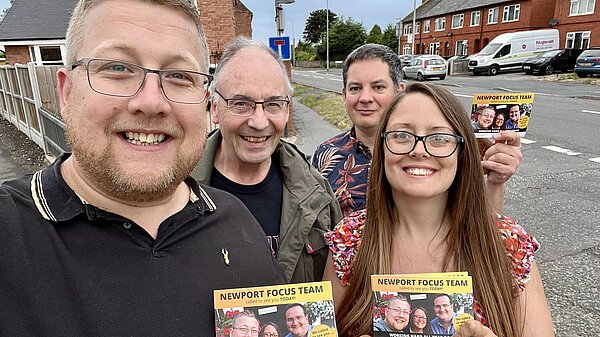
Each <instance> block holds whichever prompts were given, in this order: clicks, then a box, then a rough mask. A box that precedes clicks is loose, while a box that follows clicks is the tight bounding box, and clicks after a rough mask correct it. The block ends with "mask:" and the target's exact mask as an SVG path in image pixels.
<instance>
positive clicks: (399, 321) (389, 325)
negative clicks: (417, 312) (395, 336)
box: [373, 295, 410, 333]
mask: <svg viewBox="0 0 600 337" xmlns="http://www.w3.org/2000/svg"><path fill="white" fill-rule="evenodd" d="M409 316H410V304H409V303H408V300H407V299H406V297H404V296H402V295H397V296H395V297H392V298H391V299H390V300H389V302H388V307H387V310H386V312H385V319H383V320H381V321H379V322H376V323H374V324H373V331H391V332H405V333H409V331H408V328H407V327H408V322H409Z"/></svg>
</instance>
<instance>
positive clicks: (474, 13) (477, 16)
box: [470, 11, 481, 27]
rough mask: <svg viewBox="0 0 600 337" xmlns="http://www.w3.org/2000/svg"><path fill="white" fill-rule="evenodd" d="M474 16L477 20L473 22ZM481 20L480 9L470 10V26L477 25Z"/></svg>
mask: <svg viewBox="0 0 600 337" xmlns="http://www.w3.org/2000/svg"><path fill="white" fill-rule="evenodd" d="M475 18H476V19H477V22H475V21H476V20H475ZM480 21H481V11H472V12H471V24H470V26H471V27H474V26H479V23H480Z"/></svg>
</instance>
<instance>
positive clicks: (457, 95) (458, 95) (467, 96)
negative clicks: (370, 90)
mask: <svg viewBox="0 0 600 337" xmlns="http://www.w3.org/2000/svg"><path fill="white" fill-rule="evenodd" d="M454 96H456V97H466V98H473V96H469V95H461V94H454Z"/></svg>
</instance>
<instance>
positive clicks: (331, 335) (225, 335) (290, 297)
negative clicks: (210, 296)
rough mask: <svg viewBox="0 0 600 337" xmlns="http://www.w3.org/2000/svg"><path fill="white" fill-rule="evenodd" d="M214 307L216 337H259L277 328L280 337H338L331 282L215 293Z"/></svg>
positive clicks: (229, 290) (239, 289)
mask: <svg viewBox="0 0 600 337" xmlns="http://www.w3.org/2000/svg"><path fill="white" fill-rule="evenodd" d="M214 304H215V325H216V329H215V332H216V337H230V336H245V335H253V336H255V335H257V334H255V333H256V332H257V331H256V330H258V331H259V332H260V331H261V329H262V330H265V332H275V331H276V330H275V329H276V328H275V327H278V329H279V331H277V332H278V333H279V336H280V337H283V336H286V335H288V334H289V333H290V332H293V334H294V335H299V336H304V335H306V336H307V337H337V335H338V334H337V328H336V325H335V315H334V311H333V295H332V292H331V282H329V281H325V282H310V283H297V284H287V285H279V286H267V287H253V288H237V289H224V290H215V291H214ZM252 317H254V318H252ZM234 320H236V323H237V326H234ZM273 323H274V324H273ZM257 327H258V328H257ZM236 329H237V330H238V333H237V334H236V333H235V332H234V331H233V330H236ZM266 329H268V331H267V330H266Z"/></svg>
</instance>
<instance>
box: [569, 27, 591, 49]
mask: <svg viewBox="0 0 600 337" xmlns="http://www.w3.org/2000/svg"><path fill="white" fill-rule="evenodd" d="M577 34H580V35H581V38H580V40H579V45H578V46H576V45H575V41H576V37H577ZM591 35H592V32H591V31H589V30H588V31H587V32H567V38H566V39H565V48H567V49H571V48H577V49H587V48H589V47H590V37H591Z"/></svg>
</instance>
